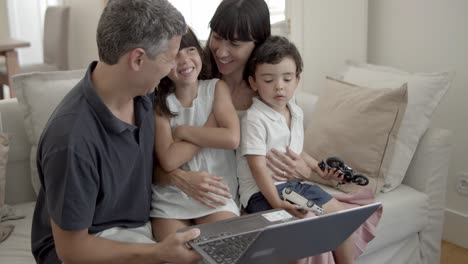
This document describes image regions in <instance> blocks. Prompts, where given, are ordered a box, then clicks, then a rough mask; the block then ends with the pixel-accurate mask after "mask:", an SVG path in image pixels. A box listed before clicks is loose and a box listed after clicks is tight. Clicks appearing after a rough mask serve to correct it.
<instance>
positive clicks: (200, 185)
mask: <svg viewBox="0 0 468 264" xmlns="http://www.w3.org/2000/svg"><path fill="white" fill-rule="evenodd" d="M154 175H157V177H155V178H156V180H153V183H154V184H160V185H174V186H176V187H177V188H179V189H180V190H181V191H183V192H184V193H185V194H187V195H188V196H190V197H192V198H193V199H195V200H197V201H199V202H200V203H202V204H204V205H206V206H208V207H211V208H216V207H218V206H220V205H224V204H225V202H224V201H223V200H221V199H219V198H217V197H216V196H214V195H213V194H217V195H219V196H223V197H226V198H232V197H231V194H230V193H229V187H228V186H227V185H225V184H224V183H222V180H223V177H219V176H213V175H210V174H209V173H207V172H205V171H184V170H181V169H175V170H174V171H171V172H165V171H163V170H162V169H161V168H160V167H159V166H156V167H155V171H154Z"/></svg>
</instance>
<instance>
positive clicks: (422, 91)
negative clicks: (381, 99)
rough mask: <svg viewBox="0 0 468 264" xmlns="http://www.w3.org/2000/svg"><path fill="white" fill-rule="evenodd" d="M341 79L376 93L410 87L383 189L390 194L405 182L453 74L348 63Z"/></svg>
mask: <svg viewBox="0 0 468 264" xmlns="http://www.w3.org/2000/svg"><path fill="white" fill-rule="evenodd" d="M342 78H343V80H344V81H346V82H351V83H355V84H357V85H362V86H366V87H371V88H376V89H380V88H388V87H393V88H396V87H400V86H401V85H402V84H403V83H407V84H408V106H407V109H406V112H405V114H404V117H403V120H402V122H401V126H400V130H399V132H398V136H397V139H396V143H395V151H394V154H393V157H392V161H391V164H390V166H389V170H388V173H387V175H386V176H385V186H384V188H383V191H391V190H393V189H395V188H396V187H397V186H398V185H399V184H401V182H402V181H403V178H404V176H405V173H406V170H407V169H408V166H409V164H410V162H411V159H412V157H413V155H414V152H415V150H416V147H417V145H418V142H419V140H420V138H421V136H422V135H423V134H424V132H426V130H427V128H428V127H429V124H430V121H431V116H432V114H433V112H434V110H435V108H436V107H437V105H438V104H439V102H440V100H441V99H442V97H443V95H444V94H445V93H446V92H447V90H448V88H449V86H450V83H451V80H452V74H451V73H448V72H439V73H408V72H404V71H401V70H398V69H394V68H390V67H383V66H377V65H371V64H363V63H356V62H348V65H347V68H346V69H345V71H344V73H343V76H342Z"/></svg>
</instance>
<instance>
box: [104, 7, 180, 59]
mask: <svg viewBox="0 0 468 264" xmlns="http://www.w3.org/2000/svg"><path fill="white" fill-rule="evenodd" d="M186 32H187V25H186V23H185V19H184V17H183V16H182V14H181V13H180V12H179V11H178V10H177V9H176V8H175V7H174V6H172V4H171V3H169V2H168V1H167V0H110V1H109V2H108V4H107V6H106V7H105V8H104V11H103V13H102V15H101V18H100V20H99V24H98V29H97V35H96V39H97V46H98V52H99V58H100V60H101V61H103V62H105V63H107V64H110V65H112V64H116V63H117V62H118V60H119V58H120V57H121V56H122V55H123V54H125V53H126V52H128V51H130V50H132V49H134V48H142V49H144V50H145V52H146V53H147V54H148V56H149V57H150V58H151V59H154V58H155V57H156V56H157V55H158V54H159V53H161V52H164V51H165V50H166V49H167V47H168V40H170V39H171V38H172V37H174V36H178V35H179V36H182V35H184V34H185V33H186Z"/></svg>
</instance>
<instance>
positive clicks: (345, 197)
mask: <svg viewBox="0 0 468 264" xmlns="http://www.w3.org/2000/svg"><path fill="white" fill-rule="evenodd" d="M333 197H334V198H335V199H336V200H338V201H339V202H341V204H342V205H343V207H345V208H352V207H357V206H361V205H366V204H370V203H373V202H374V194H373V193H372V191H370V190H369V189H361V190H359V191H356V192H352V193H336V194H333ZM382 210H383V209H382V207H381V208H379V209H378V210H377V211H376V212H375V213H374V214H372V215H371V216H370V217H369V219H367V221H366V222H365V223H364V224H362V225H361V226H360V227H359V228H358V229H357V230H356V231H355V232H354V233H353V234H352V235H351V236H352V238H353V240H354V246H355V247H354V253H355V258H357V257H359V256H360V255H361V254H362V253H363V252H364V250H365V249H366V246H367V244H368V243H369V242H370V241H371V240H372V239H373V238H374V237H375V232H376V228H377V224H378V223H379V221H380V218H381V217H382ZM307 263H308V264H334V263H335V260H334V259H333V254H332V252H326V253H323V254H320V255H317V256H313V257H309V258H308V259H307Z"/></svg>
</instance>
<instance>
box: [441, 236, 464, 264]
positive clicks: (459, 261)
mask: <svg viewBox="0 0 468 264" xmlns="http://www.w3.org/2000/svg"><path fill="white" fill-rule="evenodd" d="M466 263H468V249H466V248H462V247H460V246H457V245H455V244H452V243H450V242H447V241H445V240H443V241H442V256H441V258H440V264H466Z"/></svg>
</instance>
